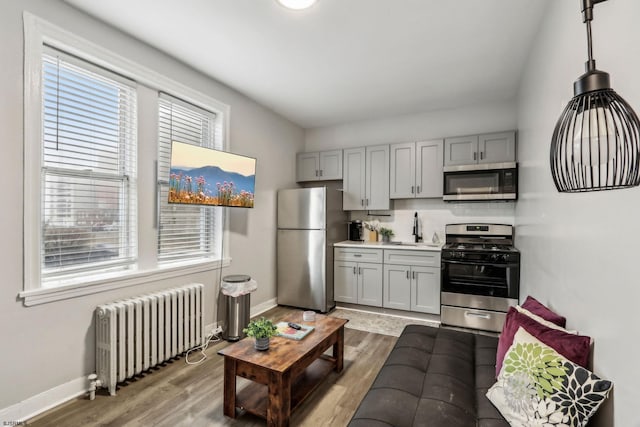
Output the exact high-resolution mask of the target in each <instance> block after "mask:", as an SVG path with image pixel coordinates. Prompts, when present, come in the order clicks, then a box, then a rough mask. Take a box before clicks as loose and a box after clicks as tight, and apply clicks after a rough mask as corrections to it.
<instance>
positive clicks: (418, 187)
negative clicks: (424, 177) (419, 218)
mask: <svg viewBox="0 0 640 427" xmlns="http://www.w3.org/2000/svg"><path fill="white" fill-rule="evenodd" d="M416 194H420V186H419V185H418V186H417V187H416Z"/></svg>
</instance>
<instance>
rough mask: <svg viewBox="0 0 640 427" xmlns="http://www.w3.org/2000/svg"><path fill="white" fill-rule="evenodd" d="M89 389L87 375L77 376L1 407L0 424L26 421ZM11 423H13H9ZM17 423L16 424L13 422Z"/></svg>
mask: <svg viewBox="0 0 640 427" xmlns="http://www.w3.org/2000/svg"><path fill="white" fill-rule="evenodd" d="M88 391H89V380H88V379H87V377H86V376H85V377H80V378H76V379H75V380H71V381H69V382H68V383H65V384H61V385H59V386H56V387H54V388H52V389H49V390H47V391H43V392H42V393H40V394H36V395H35V396H32V397H30V398H28V399H25V400H23V401H22V402H20V403H16V404H15V405H12V406H9V407H7V408H4V409H0V425H11V424H13V423H14V422H20V421H22V422H25V423H26V421H27V420H28V419H30V418H33V417H35V416H36V415H38V414H41V413H42V412H44V411H47V410H49V409H51V408H53V407H55V406H58V405H60V404H62V403H64V402H67V401H69V400H71V399H74V398H76V397H78V396H80V395H82V394H84V393H87V392H88ZM9 423H11V424H9ZM13 425H15V424H13Z"/></svg>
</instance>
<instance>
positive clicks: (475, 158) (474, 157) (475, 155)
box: [473, 152, 478, 160]
mask: <svg viewBox="0 0 640 427" xmlns="http://www.w3.org/2000/svg"><path fill="white" fill-rule="evenodd" d="M473 160H478V153H475V152H474V153H473Z"/></svg>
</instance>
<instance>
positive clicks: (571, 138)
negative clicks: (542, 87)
mask: <svg viewBox="0 0 640 427" xmlns="http://www.w3.org/2000/svg"><path fill="white" fill-rule="evenodd" d="M602 1H605V0H582V5H583V9H582V13H583V17H584V19H583V20H584V22H585V23H586V24H587V42H588V53H589V60H588V61H587V63H586V73H585V74H583V75H582V76H580V77H579V78H578V80H577V81H576V82H575V83H574V97H573V98H572V99H571V101H569V104H568V105H567V107H566V108H565V109H564V111H563V112H562V115H561V116H560V118H559V119H558V122H557V124H556V127H555V129H554V131H553V137H552V140H551V153H550V160H551V175H552V176H553V181H554V183H555V185H556V188H557V189H558V191H560V192H582V191H597V190H612V189H617V188H628V187H634V186H637V185H639V184H640V121H639V120H638V116H637V115H636V113H635V112H634V111H633V109H632V108H631V106H629V104H628V103H627V102H626V101H625V100H624V99H622V97H620V96H619V95H618V94H617V93H616V92H615V91H614V90H613V89H611V86H610V83H609V74H607V73H605V72H603V71H599V70H597V69H596V68H595V61H594V60H593V54H592V48H591V21H592V20H593V12H592V10H593V4H595V3H600V2H602Z"/></svg>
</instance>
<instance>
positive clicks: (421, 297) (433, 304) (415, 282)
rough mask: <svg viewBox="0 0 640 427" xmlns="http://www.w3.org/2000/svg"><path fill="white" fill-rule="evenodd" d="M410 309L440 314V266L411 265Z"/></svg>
mask: <svg viewBox="0 0 640 427" xmlns="http://www.w3.org/2000/svg"><path fill="white" fill-rule="evenodd" d="M410 310H411V311H419V312H421V313H431V314H440V268H434V267H419V266H415V265H414V266H412V267H411V308H410Z"/></svg>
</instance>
